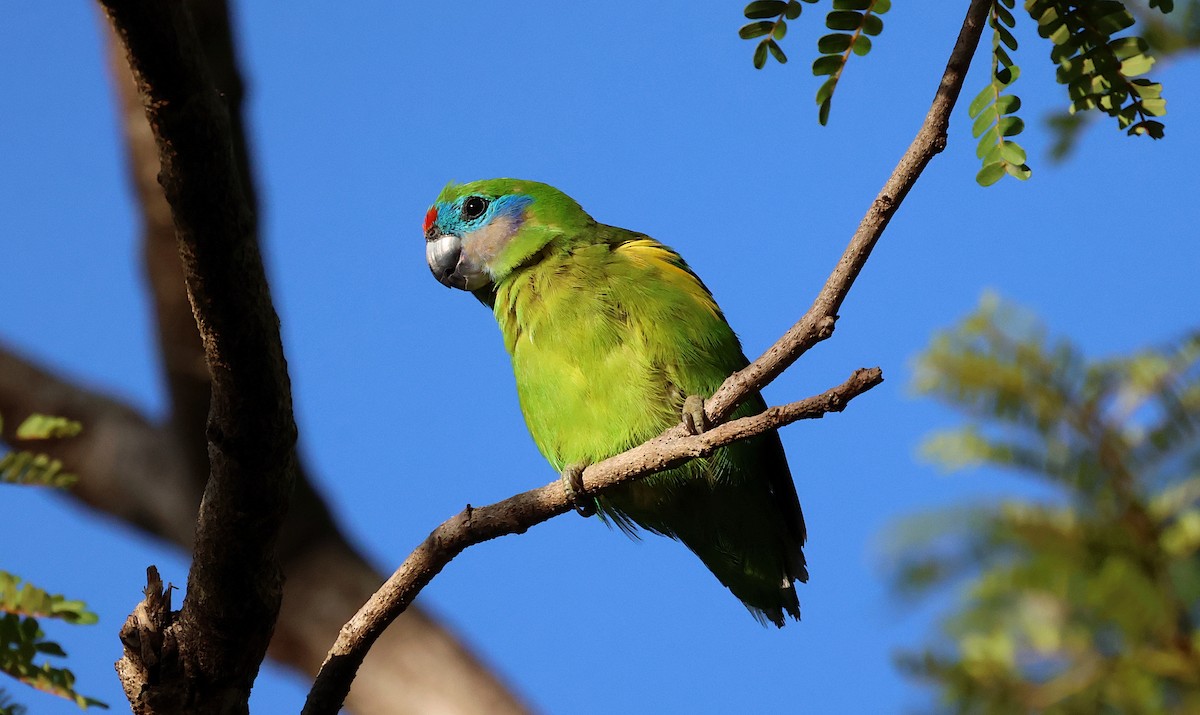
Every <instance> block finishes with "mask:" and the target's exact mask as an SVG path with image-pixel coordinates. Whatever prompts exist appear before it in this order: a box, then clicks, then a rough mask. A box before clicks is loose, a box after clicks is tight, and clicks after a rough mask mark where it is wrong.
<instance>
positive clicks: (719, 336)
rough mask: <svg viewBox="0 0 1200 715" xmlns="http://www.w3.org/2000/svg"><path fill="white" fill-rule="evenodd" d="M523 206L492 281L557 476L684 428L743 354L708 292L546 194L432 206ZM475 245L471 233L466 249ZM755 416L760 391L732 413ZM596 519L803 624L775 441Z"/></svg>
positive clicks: (528, 404)
mask: <svg viewBox="0 0 1200 715" xmlns="http://www.w3.org/2000/svg"><path fill="white" fill-rule="evenodd" d="M468 194H476V195H484V196H488V197H492V198H498V197H500V196H504V195H509V194H522V195H525V196H527V197H529V198H530V199H532V201H531V202H530V203H529V205H528V207H527V208H526V210H525V215H524V217H523V221H522V222H521V223H520V226H519V228H518V229H517V230H516V232H515V233H514V234H513V235H512V236H511V237H510V238H509V240H508V242H507V244H506V245H505V246H504V248H503V249H501V250H500V251H499V253H498V254H497V255H496V258H495V260H494V261H493V263H492V265H490V266H489V270H490V272H491V274H492V276H493V278H494V280H495V283H494V286H493V292H492V293H490V294H489V295H487V296H486V300H485V302H488V303H489V304H490V305H492V307H493V310H494V312H495V315H496V320H497V322H498V323H499V325H500V330H501V333H502V334H503V336H504V343H505V347H506V348H507V350H508V352H509V354H510V356H511V357H512V363H513V372H514V374H515V376H516V382H517V393H518V395H519V397H520V402H521V409H522V411H523V413H524V415H525V422H526V424H527V426H528V427H529V431H530V433H531V434H532V435H533V439H534V441H535V442H536V444H537V446H538V448H539V449H540V450H541V452H542V454H543V455H545V457H546V459H548V460H549V461H550V463H551V464H553V465H554V467H555V468H556V469H559V470H561V469H563V468H564V467H567V466H568V465H572V464H578V463H595V462H598V461H600V460H602V459H605V458H607V457H610V456H612V455H614V454H618V453H620V452H623V451H625V450H627V449H629V448H631V447H634V446H636V445H638V444H641V443H642V442H645V441H646V440H648V439H650V438H651V437H654V436H656V435H658V434H659V433H661V432H662V431H663V430H664V429H666V428H667V427H670V426H671V425H673V424H676V423H678V422H679V421H680V414H681V409H682V406H683V402H684V400H685V398H686V397H687V396H688V395H691V394H696V395H701V396H703V397H708V396H709V395H711V394H712V393H713V392H714V391H715V390H716V389H717V387H719V386H720V384H721V383H722V381H723V380H724V379H725V378H726V377H727V376H728V375H729V374H730V373H732V372H734V371H735V370H738V369H741V368H742V367H745V365H746V364H747V361H746V358H745V356H744V355H743V353H742V349H741V346H740V344H739V342H738V339H737V337H736V336H735V335H734V333H733V330H732V329H731V328H730V327H729V324H728V323H727V322H726V321H725V317H724V315H722V313H721V311H720V309H719V308H718V307H717V305H716V302H715V301H714V300H713V298H712V295H711V293H710V292H709V291H708V289H707V288H706V287H705V286H704V284H703V283H702V282H701V281H700V279H699V278H698V277H696V275H695V274H694V273H693V272H692V271H691V269H690V268H689V267H688V266H687V264H686V263H685V262H684V261H683V259H682V258H680V256H679V255H678V254H677V253H675V252H674V251H672V250H671V249H669V248H667V247H666V246H664V245H662V244H660V243H658V242H657V241H654V240H653V239H651V238H648V237H647V236H644V235H642V234H638V233H634V232H632V231H627V230H625V229H621V228H616V227H613V226H606V225H604V224H600V223H597V222H595V221H594V220H593V219H592V218H591V217H590V216H588V214H587V213H586V212H584V211H583V209H582V208H580V207H579V205H578V204H577V203H575V201H573V200H572V199H570V197H568V196H566V195H565V194H563V193H562V192H560V191H558V190H557V189H554V188H553V187H550V186H546V185H545V184H538V183H536V182H530V181H520V180H514V179H494V180H489V181H482V182H475V183H472V184H465V185H458V186H456V185H451V186H448V187H447V188H446V189H444V190H443V192H442V195H441V196H439V201H453V200H455V199H456V198H458V197H461V196H465V195H468ZM466 238H467V240H469V237H466ZM763 409H765V404H764V403H763V401H762V398H761V397H760V396H759V395H757V394H755V395H753V396H752V397H751V398H750V399H749V400H747V401H746V403H745V404H743V405H742V406H741V408H739V409H738V410H737V412H736V413H735V414H734V417H741V416H745V415H750V414H755V413H758V412H761V411H762V410H763ZM597 508H598V509H599V512H600V514H601V516H602V517H603V518H605V519H606V520H607V521H609V522H611V523H613V524H616V525H617V526H619V527H620V528H622V529H623V530H625V531H627V532H629V533H633V531H634V527H635V525H636V526H640V527H642V528H644V529H647V530H649V531H651V532H654V533H658V534H663V535H666V536H670V537H672V538H675V539H678V540H679V541H681V542H682V543H684V544H685V545H686V546H687V547H688V548H690V549H691V550H692V551H693V552H695V554H696V555H697V556H699V557H700V559H701V561H703V562H704V564H705V565H706V566H707V567H708V568H709V569H710V570H711V571H712V572H713V574H715V575H716V576H717V578H718V579H720V581H721V583H723V584H725V586H727V587H728V588H729V589H730V591H732V592H733V594H734V595H735V596H737V597H738V598H739V599H741V600H742V601H743V603H745V605H746V606H747V608H749V609H750V611H751V613H753V614H754V615H755V616H756V617H757V618H759V619H760V620H764V619H765V620H769V621H771V622H773V623H775V624H776V625H779V626H782V625H783V623H784V614H785V613H786V614H788V615H790V616H792V617H793V618H797V619H798V618H799V616H800V609H799V604H798V602H797V598H796V592H795V586H794V583H795V582H796V581H806V580H807V579H808V573H807V570H806V569H805V565H804V556H803V554H802V552H801V547H802V546H803V544H804V539H805V531H804V519H803V516H802V515H801V512H800V505H799V501H798V499H797V497H796V490H795V486H794V484H793V483H792V478H791V474H790V472H789V470H788V466H787V460H786V457H785V455H784V452H783V446H782V444H781V443H780V441H779V436H778V434H777V433H775V432H774V431H772V432H769V433H767V434H764V435H761V436H759V437H756V438H753V439H749V440H745V441H742V442H738V443H735V444H733V445H729V446H728V447H725V448H722V449H720V450H718V451H717V452H716V453H714V454H713V455H712V456H711V457H709V458H706V459H696V460H692V461H691V462H689V463H687V464H685V465H683V466H681V467H678V468H675V469H671V470H667V471H664V472H660V473H657V474H654V475H651V476H650V477H647V478H645V479H643V480H641V481H638V482H635V483H632V484H629V485H625V486H623V487H619V488H617V489H614V490H612V491H610V492H608V493H607V494H606V495H605V496H604V497H601V498H599V499H597Z"/></svg>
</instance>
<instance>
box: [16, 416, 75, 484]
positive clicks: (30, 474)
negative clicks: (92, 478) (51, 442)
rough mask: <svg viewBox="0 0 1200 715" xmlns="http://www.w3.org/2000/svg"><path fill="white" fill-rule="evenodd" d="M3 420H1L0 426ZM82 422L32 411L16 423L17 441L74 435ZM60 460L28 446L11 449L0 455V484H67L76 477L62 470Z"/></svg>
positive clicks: (62, 437)
mask: <svg viewBox="0 0 1200 715" xmlns="http://www.w3.org/2000/svg"><path fill="white" fill-rule="evenodd" d="M2 426H3V422H2V421H0V427H2ZM82 430H83V425H81V424H80V423H79V422H77V421H75V420H69V419H67V418H65V417H53V416H49V415H41V414H32V415H30V416H29V417H27V418H25V420H24V421H22V422H21V424H20V425H18V426H17V430H16V433H15V437H16V439H17V440H19V441H36V440H47V439H65V438H69V437H74V436H75V435H77V434H79V433H80V432H81V431H82ZM62 467H63V463H62V461H61V460H58V459H54V458H53V457H51V456H50V455H48V454H43V453H41V452H35V451H31V450H13V451H10V452H8V453H7V454H5V455H4V456H2V457H0V484H4V483H7V484H29V485H38V486H48V487H56V488H65V487H69V486H71V485H72V484H74V483H75V482H76V481H77V479H78V478H77V477H76V476H75V475H74V474H71V473H68V472H64V471H62Z"/></svg>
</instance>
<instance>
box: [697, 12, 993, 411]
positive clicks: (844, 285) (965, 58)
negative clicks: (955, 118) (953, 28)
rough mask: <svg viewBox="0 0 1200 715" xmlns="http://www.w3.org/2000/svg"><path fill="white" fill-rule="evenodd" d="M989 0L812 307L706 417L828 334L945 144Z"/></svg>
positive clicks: (966, 23)
mask: <svg viewBox="0 0 1200 715" xmlns="http://www.w3.org/2000/svg"><path fill="white" fill-rule="evenodd" d="M990 7H991V2H989V0H972V2H971V5H970V7H968V8H967V16H966V19H965V20H963V25H962V29H961V30H960V31H959V33H958V41H957V42H955V44H954V49H953V50H952V51H951V52H950V59H949V61H948V62H947V63H946V71H945V72H943V73H942V81H941V83H940V84H939V85H938V89H937V94H936V95H935V96H934V98H933V105H932V106H930V107H929V112H928V113H927V114H926V115H925V121H924V123H922V125H921V129H920V131H918V132H917V136H916V137H915V138H914V139H913V141H912V144H910V145H909V147H908V151H906V152H904V156H903V157H901V158H900V162H899V163H898V164H897V165H896V168H895V169H893V170H892V175H891V176H889V177H888V180H887V182H886V183H885V184H884V185H883V188H882V189H880V191H879V195H878V196H876V197H875V201H874V202H873V203H872V204H871V207H870V208H869V209H867V214H866V216H864V217H863V219H862V221H861V222H860V223H859V224H858V230H857V231H855V232H854V236H853V237H852V238H851V239H850V245H848V246H847V247H846V250H845V252H844V253H842V257H841V260H839V261H838V264H837V267H836V268H834V269H833V273H832V274H830V276H829V279H828V280H827V281H825V286H824V287H823V288H822V289H821V292H820V293H818V294H817V298H816V300H814V301H813V304H812V307H811V308H809V309H808V312H807V313H805V314H804V317H802V318H801V319H800V320H799V321H797V322H796V324H795V325H793V326H792V327H791V328H789V329H788V331H787V332H786V333H784V334H783V336H782V337H780V338H779V340H777V341H775V344H774V345H772V346H771V347H770V348H768V349H767V351H766V352H765V353H763V354H762V356H761V357H759V358H758V359H757V360H755V361H754V362H753V363H751V364H750V365H749V366H748V367H746V368H745V369H742V370H739V371H738V372H735V373H734V374H732V375H730V376H729V378H728V379H726V380H725V382H724V384H722V385H721V387H720V388H719V389H717V391H716V392H714V393H713V396H712V398H710V399H709V400H708V401H707V402H706V403H705V411H706V412H707V414H708V418H709V420H710V421H711V422H720V421H721V420H723V419H725V418H726V417H728V416H729V415H730V414H731V413H732V412H733V411H734V410H735V409H737V406H738V404H740V403H741V401H742V400H744V399H745V398H746V396H748V395H750V394H751V393H752V392H753V391H754V390H761V389H762V388H763V387H764V386H766V385H767V384H768V383H770V382H771V381H772V380H774V379H775V378H776V377H778V376H779V374H780V373H781V372H783V371H784V370H786V369H787V368H788V366H790V365H791V364H792V363H794V362H795V361H796V359H797V358H798V357H800V356H801V355H803V354H804V353H805V352H807V351H808V349H809V348H811V347H812V346H813V345H816V344H817V343H819V342H821V341H822V340H825V339H826V338H828V337H829V336H830V335H833V327H834V322H835V321H836V320H837V318H838V315H837V313H838V310H839V309H840V308H841V307H842V301H844V300H845V299H846V294H847V293H849V292H850V286H852V285H854V279H855V278H857V277H858V274H859V272H860V271H861V270H862V268H863V266H864V265H865V264H866V262H867V258H868V257H869V256H870V255H871V250H872V249H873V248H875V244H876V243H877V242H878V241H879V237H880V236H882V235H883V230H884V229H885V228H887V225H888V222H889V221H891V220H892V216H894V215H895V214H896V210H897V209H899V208H900V203H901V202H902V201H904V197H905V196H908V192H909V190H910V189H911V188H912V187H913V185H914V184H916V182H917V177H919V176H920V175H921V172H922V171H924V169H925V167H926V165H928V164H929V162H930V160H932V159H933V157H934V156H936V155H937V154H938V153H940V152H941V151H942V149H945V148H946V130H947V128H948V127H949V126H950V111H951V110H952V109H954V103H955V101H957V100H958V95H959V92H960V91H961V90H962V85H963V80H964V79H966V76H967V68H968V67H970V65H971V58H972V57H973V56H974V55H975V48H976V47H978V45H979V36H980V34H981V33H982V32H983V25H984V22H985V20H986V18H987V12H988V9H989V8H990Z"/></svg>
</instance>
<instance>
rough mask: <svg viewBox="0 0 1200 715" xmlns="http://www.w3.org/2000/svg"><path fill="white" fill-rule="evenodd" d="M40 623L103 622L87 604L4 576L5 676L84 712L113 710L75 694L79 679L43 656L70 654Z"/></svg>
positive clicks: (0, 599) (0, 629)
mask: <svg viewBox="0 0 1200 715" xmlns="http://www.w3.org/2000/svg"><path fill="white" fill-rule="evenodd" d="M39 618H55V619H58V620H62V621H65V622H66V623H72V624H80V625H82V624H92V623H95V622H96V621H97V620H98V619H97V617H96V614H94V613H92V612H90V611H88V610H87V607H86V606H85V605H84V603H83V602H82V601H69V600H67V599H66V598H65V597H64V596H62V595H61V594H50V593H47V592H46V591H44V590H42V589H40V588H38V587H36V586H34V585H33V584H30V583H21V579H20V578H18V577H17V576H14V575H12V574H10V573H7V572H4V571H0V672H3V673H7V674H8V675H9V676H11V677H13V678H16V679H17V680H19V681H21V682H23V683H26V684H28V685H30V686H32V687H34V688H37V689H38V690H42V691H44V692H47V693H50V694H52V695H57V696H59V697H61V698H66V699H68V700H71V701H73V702H74V703H75V704H76V705H78V706H79V707H81V708H87V707H90V706H96V707H102V708H107V707H108V706H107V705H105V704H104V703H102V702H100V701H99V700H96V699H94V698H89V697H87V696H84V695H81V694H80V693H79V692H77V691H76V690H75V675H74V674H73V673H71V671H70V670H67V669H66V668H57V667H54V666H53V665H51V664H50V663H49V662H48V661H41V662H38V661H36V660H35V659H36V658H38V657H39V656H51V657H57V658H65V657H66V655H67V654H66V652H65V651H63V649H62V646H60V645H59V644H58V643H55V642H54V641H50V640H46V637H45V633H43V632H42V629H41V626H40V625H39V624H38V619H39Z"/></svg>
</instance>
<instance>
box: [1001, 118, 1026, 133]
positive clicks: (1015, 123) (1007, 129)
mask: <svg viewBox="0 0 1200 715" xmlns="http://www.w3.org/2000/svg"><path fill="white" fill-rule="evenodd" d="M996 126H997V128H998V129H999V130H1000V136H1004V137H1015V136H1016V135H1018V134H1020V133H1021V132H1023V131H1024V130H1025V122H1023V121H1021V118H1020V117H1012V116H1008V117H1001V119H1000V121H999V123H997V125H996Z"/></svg>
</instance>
